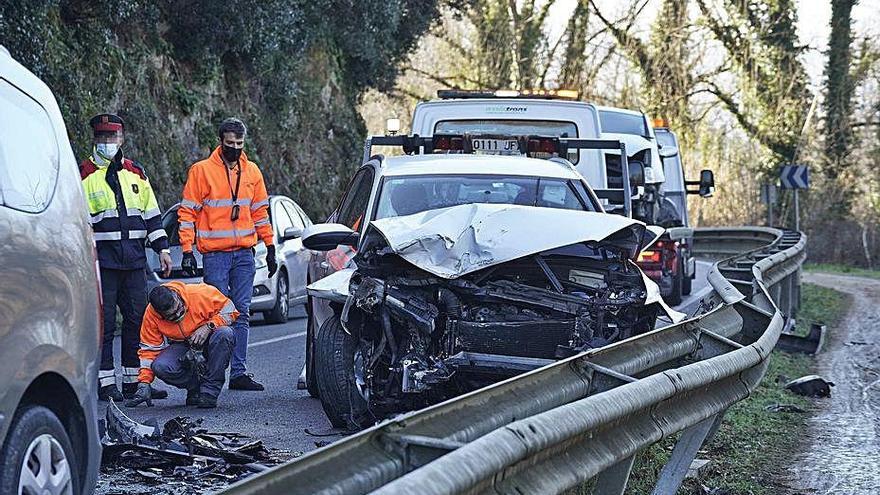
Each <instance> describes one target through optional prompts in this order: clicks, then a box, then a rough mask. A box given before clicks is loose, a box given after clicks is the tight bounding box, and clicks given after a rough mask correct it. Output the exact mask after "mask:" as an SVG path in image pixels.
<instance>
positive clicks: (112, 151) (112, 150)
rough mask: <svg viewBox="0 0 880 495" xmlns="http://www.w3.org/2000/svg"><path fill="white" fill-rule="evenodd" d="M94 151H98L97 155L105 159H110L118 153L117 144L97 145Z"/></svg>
mask: <svg viewBox="0 0 880 495" xmlns="http://www.w3.org/2000/svg"><path fill="white" fill-rule="evenodd" d="M95 149H96V150H98V153H99V154H100V155H101V156H103V157H104V158H106V159H108V160H109V159H111V158H113V157H114V156H116V153H117V152H118V151H119V144H117V143H98V144H96V145H95Z"/></svg>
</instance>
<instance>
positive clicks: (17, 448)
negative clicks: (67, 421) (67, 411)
mask: <svg viewBox="0 0 880 495" xmlns="http://www.w3.org/2000/svg"><path fill="white" fill-rule="evenodd" d="M26 469H27V470H30V471H31V473H34V474H33V475H28V474H27V473H26V472H25V470H26ZM43 470H47V471H45V472H47V473H48V475H47V476H36V474H39V473H41V472H43ZM20 483H22V484H24V486H25V487H26V488H25V490H24V491H23V492H22V493H61V494H73V495H79V494H80V493H81V488H82V487H81V486H80V469H79V464H78V463H77V460H76V456H75V454H74V451H73V447H72V446H71V444H70V437H69V436H68V435H67V431H65V430H64V426H62V424H61V421H59V420H58V417H57V416H55V413H53V412H52V411H50V410H49V409H47V408H45V407H43V406H33V405H29V406H25V407H23V408H22V409H20V410H19V411H18V412H16V413H15V417H14V418H13V419H12V425H11V426H10V428H9V433H8V434H7V436H6V443H5V444H4V445H3V449H2V450H0V493H19V486H20Z"/></svg>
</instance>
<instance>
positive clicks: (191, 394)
mask: <svg viewBox="0 0 880 495" xmlns="http://www.w3.org/2000/svg"><path fill="white" fill-rule="evenodd" d="M200 399H201V395H200V394H199V389H194V390H187V391H186V405H188V406H198V405H199V401H200Z"/></svg>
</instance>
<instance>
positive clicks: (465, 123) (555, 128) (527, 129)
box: [434, 119, 578, 164]
mask: <svg viewBox="0 0 880 495" xmlns="http://www.w3.org/2000/svg"><path fill="white" fill-rule="evenodd" d="M434 134H473V135H485V136H553V137H568V138H576V137H578V130H577V126H576V125H575V124H574V122H561V121H551V120H476V119H475V120H442V121H440V122H437V124H436V125H435V126H434ZM567 158H568V161H570V162H571V163H574V164H577V162H578V153H577V152H576V151H574V152H570V153H569V154H568V157H567Z"/></svg>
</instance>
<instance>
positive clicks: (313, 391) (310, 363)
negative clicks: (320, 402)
mask: <svg viewBox="0 0 880 495" xmlns="http://www.w3.org/2000/svg"><path fill="white" fill-rule="evenodd" d="M306 318H307V320H306V325H307V328H306V390H307V391H308V392H309V396H311V397H313V398H315V399H319V398H320V397H321V396H320V393H319V392H318V383H317V379H316V378H315V338H316V336H315V334H316V333H317V332H315V325H314V317H313V316H312V298H311V297H309V298H307V299H306Z"/></svg>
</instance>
